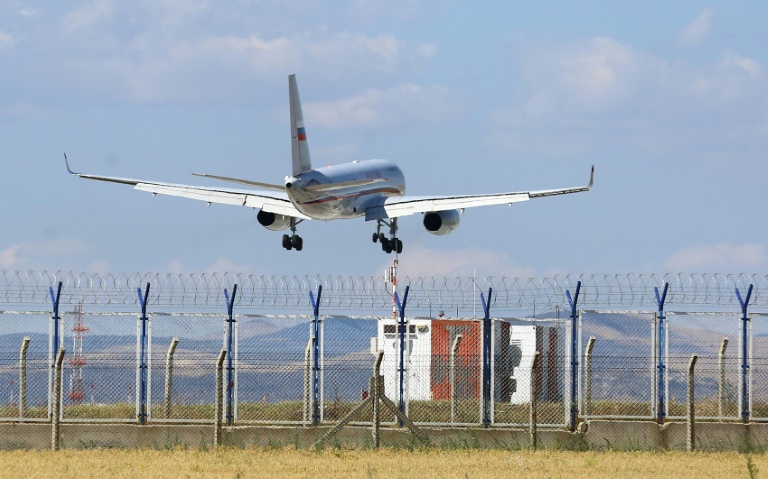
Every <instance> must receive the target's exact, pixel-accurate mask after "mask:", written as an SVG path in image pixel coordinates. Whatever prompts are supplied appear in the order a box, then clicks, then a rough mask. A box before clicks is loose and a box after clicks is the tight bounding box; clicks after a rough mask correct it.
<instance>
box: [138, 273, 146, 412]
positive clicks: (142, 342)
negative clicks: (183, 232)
mask: <svg viewBox="0 0 768 479" xmlns="http://www.w3.org/2000/svg"><path fill="white" fill-rule="evenodd" d="M136 292H137V294H138V295H139V304H140V305H141V317H140V318H139V322H140V323H141V334H140V337H139V338H137V339H138V340H139V388H138V389H139V390H138V393H139V411H138V416H139V424H146V423H147V322H148V321H149V318H147V300H148V299H149V283H147V289H146V292H145V293H144V295H142V294H141V288H136Z"/></svg>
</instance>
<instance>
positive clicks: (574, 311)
mask: <svg viewBox="0 0 768 479" xmlns="http://www.w3.org/2000/svg"><path fill="white" fill-rule="evenodd" d="M580 292H581V281H578V282H577V283H576V294H575V295H574V296H573V297H571V291H570V290H566V291H565V296H566V297H567V298H568V304H569V305H570V306H571V344H570V353H571V398H570V399H571V413H570V416H569V420H568V429H570V430H571V431H575V430H576V422H577V421H578V417H579V403H578V398H577V394H578V383H579V349H578V314H579V310H578V307H579V293H580Z"/></svg>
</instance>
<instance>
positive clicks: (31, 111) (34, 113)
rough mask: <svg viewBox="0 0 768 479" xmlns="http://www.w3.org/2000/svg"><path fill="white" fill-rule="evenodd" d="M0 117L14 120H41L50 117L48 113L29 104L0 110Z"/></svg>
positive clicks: (19, 104) (15, 105)
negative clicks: (8, 117) (3, 116)
mask: <svg viewBox="0 0 768 479" xmlns="http://www.w3.org/2000/svg"><path fill="white" fill-rule="evenodd" d="M0 115H7V116H10V117H14V118H19V119H24V118H41V117H44V116H48V115H50V111H48V110H46V109H45V108H42V107H39V106H37V105H31V104H29V103H16V104H14V105H10V106H8V107H5V108H0Z"/></svg>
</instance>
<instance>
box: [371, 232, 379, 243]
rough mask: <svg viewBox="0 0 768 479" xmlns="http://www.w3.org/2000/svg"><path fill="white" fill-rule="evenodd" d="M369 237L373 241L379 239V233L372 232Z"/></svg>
mask: <svg viewBox="0 0 768 479" xmlns="http://www.w3.org/2000/svg"><path fill="white" fill-rule="evenodd" d="M371 239H372V240H373V242H374V243H375V242H377V241H379V234H378V233H373V237H372V238H371Z"/></svg>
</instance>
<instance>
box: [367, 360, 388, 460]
mask: <svg viewBox="0 0 768 479" xmlns="http://www.w3.org/2000/svg"><path fill="white" fill-rule="evenodd" d="M382 359H384V351H379V352H378V353H377V354H376V361H375V362H374V363H373V377H372V378H371V393H370V395H369V397H370V398H371V404H372V408H373V411H372V416H373V428H372V429H373V431H372V433H373V447H374V449H378V448H379V445H380V444H381V437H380V435H379V427H380V426H381V404H379V398H380V397H381V396H383V395H384V377H383V376H382V375H381V360H382Z"/></svg>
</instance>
